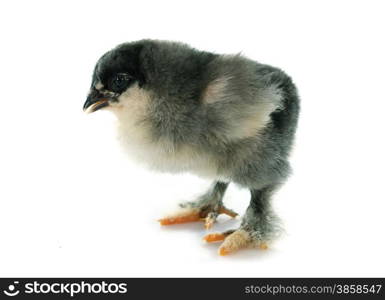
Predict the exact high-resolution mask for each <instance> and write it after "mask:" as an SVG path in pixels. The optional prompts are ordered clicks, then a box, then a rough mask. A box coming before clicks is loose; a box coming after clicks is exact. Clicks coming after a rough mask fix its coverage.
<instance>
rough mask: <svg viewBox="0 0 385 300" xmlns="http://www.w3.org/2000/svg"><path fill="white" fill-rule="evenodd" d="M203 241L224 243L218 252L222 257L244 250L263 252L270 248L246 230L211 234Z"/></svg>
mask: <svg viewBox="0 0 385 300" xmlns="http://www.w3.org/2000/svg"><path fill="white" fill-rule="evenodd" d="M203 239H204V240H205V241H206V242H208V243H212V242H219V241H223V243H222V244H221V246H220V247H219V250H218V253H219V255H222V256H224V255H228V254H230V253H234V252H236V251H238V250H240V249H242V248H259V249H262V250H266V249H267V248H268V246H267V242H265V241H262V240H259V239H258V238H256V237H255V236H253V234H252V233H250V232H248V231H246V230H244V229H238V230H229V231H226V232H223V233H210V234H207V235H206V236H204V238H203Z"/></svg>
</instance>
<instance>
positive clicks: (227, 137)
mask: <svg viewBox="0 0 385 300" xmlns="http://www.w3.org/2000/svg"><path fill="white" fill-rule="evenodd" d="M101 108H103V109H108V110H110V111H111V112H113V113H114V114H115V115H116V117H117V119H118V125H119V126H118V130H119V135H120V141H121V143H122V145H123V147H124V148H125V149H126V150H127V151H128V152H129V153H130V154H131V155H132V156H133V157H134V158H135V159H137V160H139V161H141V162H143V163H145V164H146V165H147V166H149V167H150V168H152V169H156V170H159V171H165V172H173V173H177V172H190V173H193V174H196V175H198V176H203V177H206V178H210V179H211V180H212V181H213V184H212V186H211V188H210V189H209V190H208V191H207V192H206V193H205V194H204V195H202V196H201V197H199V198H198V199H197V200H196V201H193V202H187V203H183V204H181V209H180V211H179V212H178V213H176V214H173V215H170V216H168V217H166V218H164V219H162V220H160V222H161V224H162V225H170V224H178V223H185V222H192V221H198V220H205V225H206V228H210V227H211V225H212V224H213V223H214V222H215V220H216V218H217V216H218V215H219V214H222V213H224V214H227V215H229V216H232V217H235V216H236V215H237V214H236V213H234V212H233V211H231V210H229V209H227V208H225V207H224V205H223V202H222V199H223V195H224V193H225V191H226V188H227V186H228V185H229V183H230V182H234V183H236V184H238V185H240V186H243V187H246V188H248V189H249V190H250V192H251V200H250V204H249V206H248V208H247V211H246V213H245V215H244V216H243V218H242V222H241V225H240V227H239V228H238V229H236V230H229V231H226V232H223V233H217V234H208V235H206V236H205V240H206V241H207V242H214V241H221V240H223V243H222V245H221V246H220V248H219V253H220V254H221V255H226V254H228V253H231V252H234V251H236V250H238V249H240V248H244V247H249V246H254V247H259V248H266V247H267V245H269V244H270V242H271V241H272V240H273V239H274V237H275V236H276V235H277V232H278V231H279V230H278V228H279V226H278V222H277V218H276V216H275V214H274V213H273V211H272V209H271V205H270V203H271V196H272V194H273V192H274V191H275V190H276V189H277V188H278V187H279V186H280V185H281V184H282V183H283V182H284V181H285V179H286V178H287V176H288V175H289V173H290V166H289V162H288V156H289V152H290V149H291V146H292V143H293V138H294V134H295V130H296V126H297V119H298V113H299V98H298V95H297V90H296V87H295V86H294V84H293V82H292V80H291V78H290V77H289V76H287V75H286V74H285V73H284V72H283V71H281V70H280V69H277V68H274V67H271V66H268V65H264V64H260V63H258V62H255V61H252V60H250V59H247V58H245V57H242V56H240V55H219V54H214V53H209V52H204V51H199V50H196V49H193V48H191V47H189V46H188V45H186V44H182V43H177V42H168V41H157V40H141V41H136V42H131V43H125V44H121V45H119V46H117V47H116V48H114V49H112V50H111V51H108V52H107V53H106V54H104V55H103V56H102V57H101V58H100V59H99V61H98V62H97V64H96V66H95V69H94V73H93V77H92V84H91V89H90V92H89V95H88V98H87V101H86V102H85V104H84V110H85V111H87V112H94V111H96V110H99V109H101Z"/></svg>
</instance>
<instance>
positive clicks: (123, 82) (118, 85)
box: [111, 73, 131, 93]
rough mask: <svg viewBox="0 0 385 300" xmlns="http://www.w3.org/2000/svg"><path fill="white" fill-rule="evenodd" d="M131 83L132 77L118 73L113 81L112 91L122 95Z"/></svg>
mask: <svg viewBox="0 0 385 300" xmlns="http://www.w3.org/2000/svg"><path fill="white" fill-rule="evenodd" d="M130 81H131V77H130V75H128V74H126V73H118V74H116V75H115V77H113V78H112V81H111V90H112V91H113V92H115V93H120V92H122V91H124V89H125V88H126V87H127V86H128V84H129V83H130Z"/></svg>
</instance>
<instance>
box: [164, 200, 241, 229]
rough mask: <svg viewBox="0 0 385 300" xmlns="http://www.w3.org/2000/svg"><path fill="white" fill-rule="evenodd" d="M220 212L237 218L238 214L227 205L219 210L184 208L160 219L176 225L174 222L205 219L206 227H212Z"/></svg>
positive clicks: (165, 223)
mask: <svg viewBox="0 0 385 300" xmlns="http://www.w3.org/2000/svg"><path fill="white" fill-rule="evenodd" d="M220 214H226V215H228V216H230V217H232V218H235V217H236V216H237V215H238V214H237V213H235V212H233V211H232V210H230V209H227V208H225V207H223V206H222V207H220V208H219V210H218V209H217V212H216V211H215V210H214V211H210V210H208V209H207V208H205V209H199V208H195V207H193V208H183V209H182V210H181V211H180V212H178V213H177V214H174V215H171V216H169V217H165V218H163V219H160V220H158V221H159V222H160V224H161V225H174V224H183V223H189V222H197V221H204V222H205V228H206V229H210V228H211V227H212V226H213V224H214V223H215V221H216V218H217V216H218V215H220Z"/></svg>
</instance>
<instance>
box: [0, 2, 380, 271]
mask: <svg viewBox="0 0 385 300" xmlns="http://www.w3.org/2000/svg"><path fill="white" fill-rule="evenodd" d="M383 3H384V2H383V1H325V0H323V1H232V2H229V1H223V0H222V1H218V2H215V1H196V0H194V1H174V2H171V1H153V2H148V1H138V0H137V1H73V2H71V1H61V2H58V1H23V2H21V1H12V2H11V1H7V2H5V1H3V2H2V3H1V4H0V30H1V47H0V51H1V55H0V66H1V67H0V83H1V99H0V104H1V105H0V132H1V145H0V185H1V187H0V231H1V247H0V275H1V276H144V277H149V276H223V277H227V276H255V277H264V276H273V277H275V276H385V262H384V253H385V242H384V228H385V218H384V209H385V197H384V191H383V190H384V188H383V186H384V170H385V165H384V158H383V157H384V150H385V149H384V142H383V141H384V136H385V135H384V129H385V127H384V124H383V123H384V113H385V104H384V102H385V97H384V95H385V93H384V79H385V62H384V53H385V47H384V28H385V18H384V15H385V14H384V13H385V6H384V4H383ZM142 38H155V39H169V40H180V41H184V42H186V43H188V44H191V45H192V46H194V47H197V48H200V49H204V50H208V51H215V52H217V53H236V52H240V51H241V52H242V53H243V54H244V55H246V56H248V57H250V58H253V59H255V60H258V61H260V62H263V63H269V64H272V65H275V66H279V67H281V68H282V69H284V70H285V71H286V72H288V73H289V74H290V75H291V76H292V77H293V79H294V81H295V82H296V84H297V85H298V88H299V91H300V95H301V98H302V115H301V120H300V124H299V130H298V135H297V140H296V148H295V151H294V152H293V156H292V162H293V167H294V175H293V176H292V177H291V178H290V180H289V181H288V182H287V184H286V185H285V186H284V187H283V188H282V189H281V191H280V192H279V193H277V194H276V196H275V199H274V205H275V207H276V210H277V212H279V215H280V216H281V218H282V219H283V221H284V223H285V228H286V234H285V235H284V236H283V237H282V238H281V239H280V240H279V241H277V242H276V243H275V244H274V245H273V247H272V248H271V249H270V250H268V251H258V250H245V251H241V252H239V253H237V254H235V255H232V256H228V257H220V256H218V255H217V248H218V244H215V245H206V244H204V243H203V242H202V236H203V235H204V234H205V231H204V229H203V227H202V224H200V223H199V224H189V225H180V226H175V227H168V228H160V226H159V224H158V223H157V222H156V220H157V219H158V218H159V217H161V216H162V215H163V214H164V213H166V212H167V211H168V210H169V209H173V208H175V207H176V205H177V203H178V202H180V201H182V200H192V199H193V198H194V197H195V196H196V195H199V193H201V192H202V191H204V189H205V188H206V187H207V186H208V184H209V182H206V181H204V180H202V179H199V178H195V177H193V176H190V175H183V174H182V175H166V174H156V173H151V172H149V171H147V170H145V169H142V168H141V167H139V166H136V165H135V164H133V163H132V162H130V161H129V160H128V158H127V157H126V156H125V154H124V153H122V152H121V150H120V148H119V146H118V143H117V141H116V136H115V130H114V126H115V125H114V118H113V116H112V115H110V114H109V113H108V112H103V111H100V112H97V113H95V114H92V115H85V114H84V113H83V112H82V105H83V103H84V101H85V98H86V94H87V92H88V88H89V85H90V81H91V73H92V70H93V67H94V64H95V62H96V61H97V59H98V58H99V57H100V56H101V55H102V54H103V53H104V52H105V51H107V50H109V49H111V48H112V47H114V46H115V45H116V44H119V43H121V42H125V41H131V40H137V39H142ZM248 197H249V195H248V192H247V191H246V190H241V189H238V188H237V187H234V186H232V187H231V188H230V189H229V191H228V193H227V194H226V198H225V201H226V204H227V205H228V207H230V208H233V209H234V210H236V211H238V212H241V213H242V212H243V211H244V210H245V209H246V207H247V205H248V200H249V199H248ZM238 223H239V221H231V220H228V219H227V218H226V217H223V218H221V219H220V222H219V223H218V224H217V225H216V226H215V227H214V231H216V230H223V229H226V228H233V227H235V226H236V225H238Z"/></svg>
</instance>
